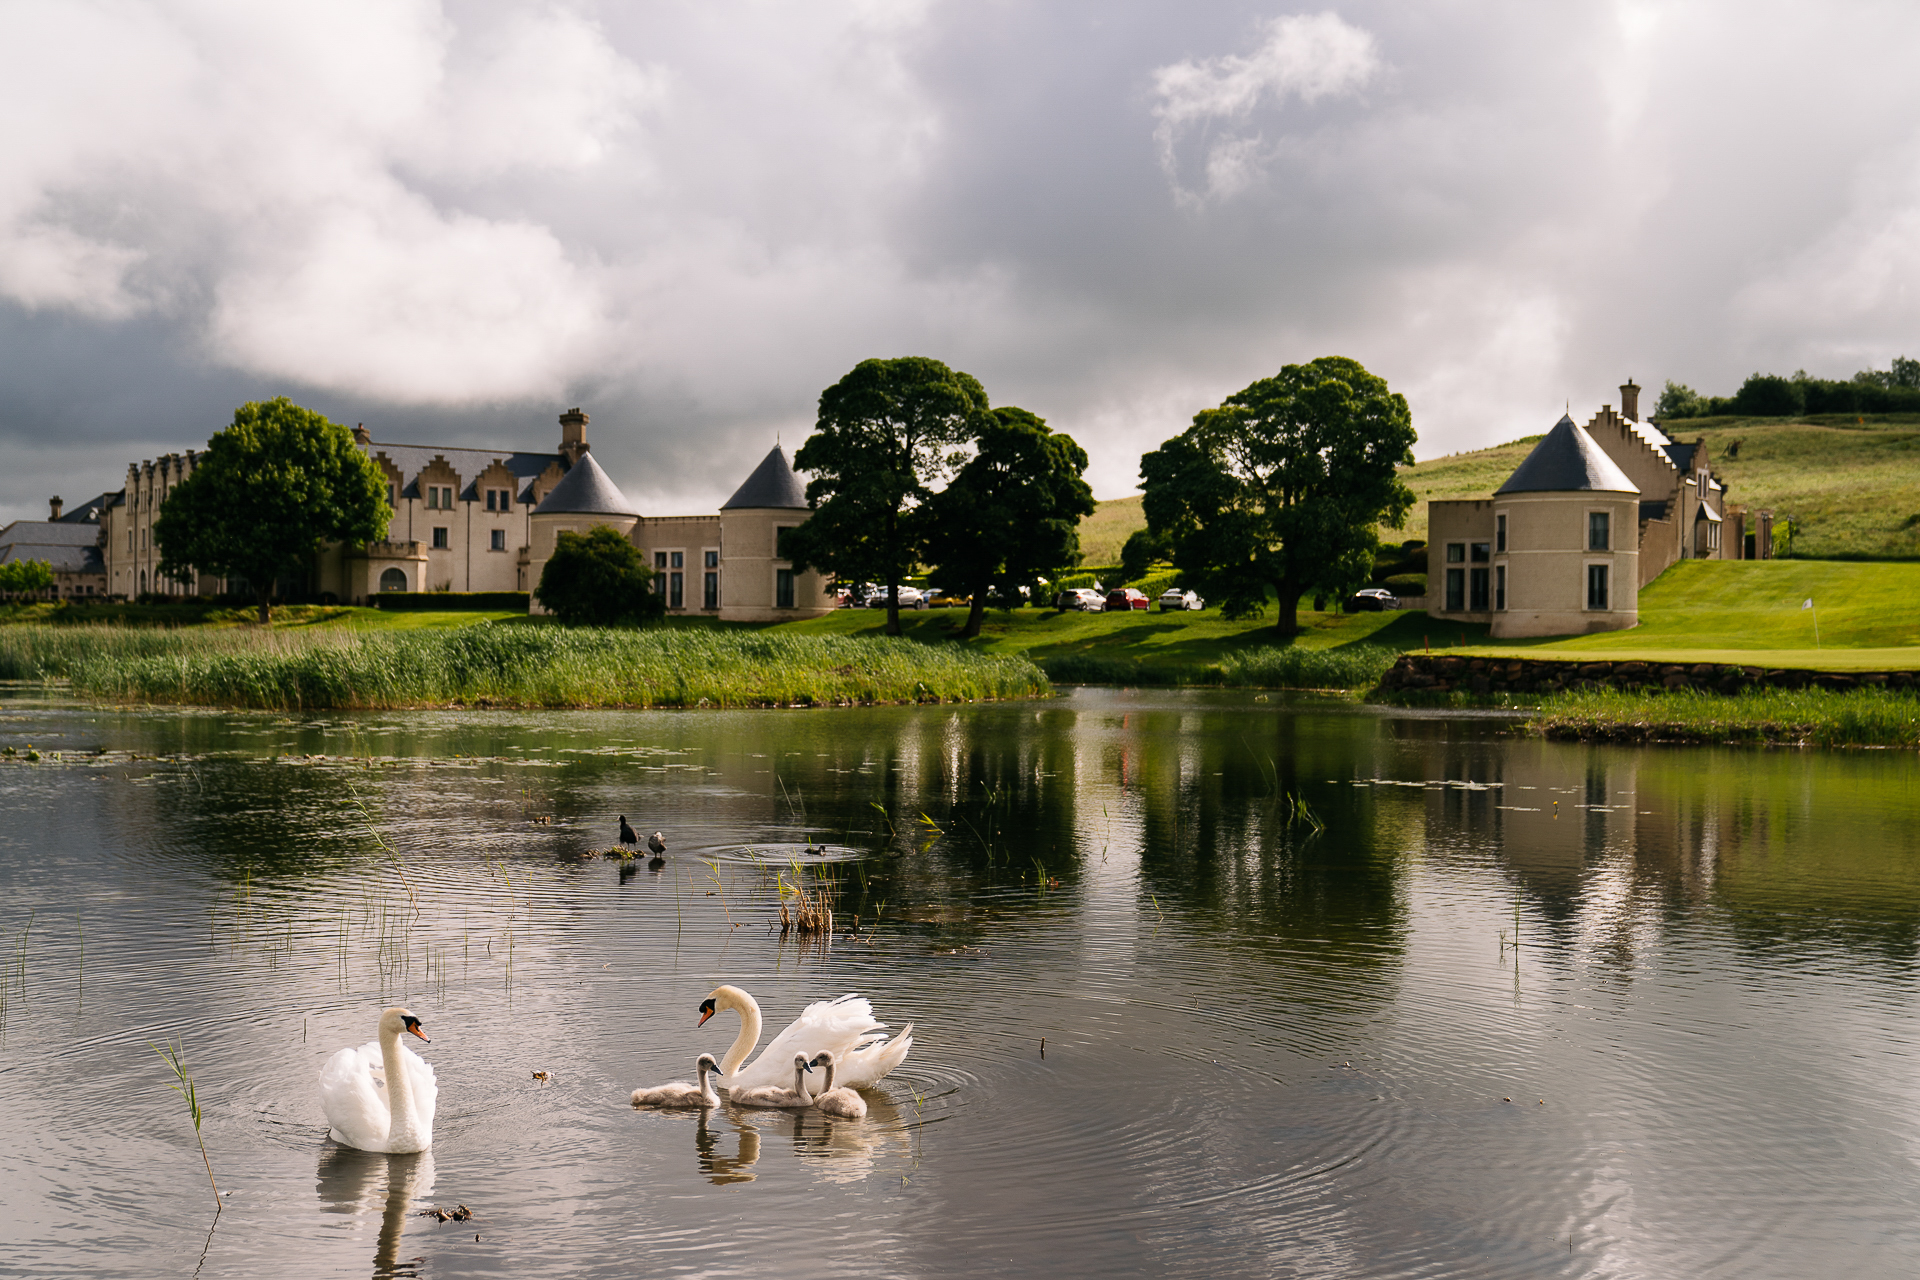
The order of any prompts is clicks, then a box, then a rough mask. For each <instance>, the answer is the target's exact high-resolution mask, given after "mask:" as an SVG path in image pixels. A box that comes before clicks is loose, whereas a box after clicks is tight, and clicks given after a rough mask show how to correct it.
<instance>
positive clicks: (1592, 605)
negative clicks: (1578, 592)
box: [1587, 564, 1607, 609]
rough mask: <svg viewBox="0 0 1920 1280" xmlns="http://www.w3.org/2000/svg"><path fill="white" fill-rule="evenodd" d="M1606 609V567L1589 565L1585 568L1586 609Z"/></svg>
mask: <svg viewBox="0 0 1920 1280" xmlns="http://www.w3.org/2000/svg"><path fill="white" fill-rule="evenodd" d="M1606 607H1607V566H1605V565H1603V564H1590V565H1588V566H1587V608H1589V609H1605V608H1606Z"/></svg>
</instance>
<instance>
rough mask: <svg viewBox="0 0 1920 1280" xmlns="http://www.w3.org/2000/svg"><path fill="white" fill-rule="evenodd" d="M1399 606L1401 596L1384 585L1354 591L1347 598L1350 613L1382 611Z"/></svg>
mask: <svg viewBox="0 0 1920 1280" xmlns="http://www.w3.org/2000/svg"><path fill="white" fill-rule="evenodd" d="M1399 607H1400V600H1399V597H1397V596H1395V595H1394V594H1393V592H1391V591H1388V590H1387V589H1385V588H1384V587H1367V588H1365V589H1364V590H1361V591H1356V592H1354V593H1353V594H1352V595H1351V596H1349V597H1348V598H1347V612H1348V613H1380V612H1382V611H1384V610H1387V609H1398V608H1399Z"/></svg>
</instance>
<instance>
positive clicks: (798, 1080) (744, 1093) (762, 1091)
mask: <svg viewBox="0 0 1920 1280" xmlns="http://www.w3.org/2000/svg"><path fill="white" fill-rule="evenodd" d="M807 1071H808V1067H807V1055H806V1054H804V1053H796V1054H794V1055H793V1088H791V1089H789V1088H787V1087H786V1086H784V1085H777V1084H763V1085H756V1086H755V1087H754V1088H751V1089H735V1090H733V1091H732V1092H730V1093H729V1094H727V1101H728V1102H731V1103H733V1104H734V1105H735V1106H738V1107H810V1106H812V1105H813V1098H812V1096H811V1095H809V1094H808V1093H807Z"/></svg>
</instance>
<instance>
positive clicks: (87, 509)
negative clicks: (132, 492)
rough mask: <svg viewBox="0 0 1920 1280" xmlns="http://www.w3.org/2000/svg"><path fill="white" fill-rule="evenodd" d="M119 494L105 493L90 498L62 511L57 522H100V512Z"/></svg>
mask: <svg viewBox="0 0 1920 1280" xmlns="http://www.w3.org/2000/svg"><path fill="white" fill-rule="evenodd" d="M119 496H120V495H119V494H118V493H103V494H101V495H100V496H99V497H97V498H89V499H87V500H86V501H85V502H83V503H81V504H80V505H79V506H76V507H72V508H69V509H68V510H66V511H62V512H61V513H60V519H59V521H58V522H57V523H60V524H99V523H100V512H101V511H103V510H104V509H105V508H106V506H107V502H108V500H109V499H111V498H117V497H119Z"/></svg>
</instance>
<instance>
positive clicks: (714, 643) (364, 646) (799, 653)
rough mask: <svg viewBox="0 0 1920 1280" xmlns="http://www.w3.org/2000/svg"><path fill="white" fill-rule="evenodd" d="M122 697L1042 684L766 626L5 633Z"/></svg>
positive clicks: (690, 698)
mask: <svg viewBox="0 0 1920 1280" xmlns="http://www.w3.org/2000/svg"><path fill="white" fill-rule="evenodd" d="M56 678H65V679H68V680H71V681H72V683H73V687H74V688H75V689H76V690H79V691H80V692H82V693H85V694H88V695H90V696H93V697H97V698H106V699H111V700H114V701H129V702H171V703H189V704H200V705H209V706H231V707H259V708H266V709H275V710H310V709H321V708H341V709H368V708H387V707H417V706H446V705H459V706H474V707H600V706H618V707H690V706H697V705H700V704H701V703H702V702H703V701H704V702H705V703H706V704H707V705H711V706H721V707H739V706H821V705H843V704H855V703H875V702H958V701H972V700H976V699H991V698H1024V697H1035V696H1040V695H1044V694H1045V693H1047V692H1048V688H1049V686H1048V684H1047V680H1046V677H1045V676H1044V675H1043V674H1041V671H1040V669H1039V668H1038V667H1036V666H1034V665H1033V664H1032V663H1031V662H1029V661H1027V660H1026V659H1025V658H1019V657H1009V656H1005V655H994V654H982V653H976V652H974V651H972V650H968V649H962V648H959V647H957V646H953V647H948V646H937V645H922V644H914V643H912V642H911V641H905V640H891V639H884V638H867V637H856V636H832V635H796V634H791V633H784V632H772V631H695V630H668V629H660V630H645V631H629V630H601V629H593V628H565V627H556V626H541V627H536V626H494V625H486V624H483V625H476V626H471V627H460V628H456V629H451V630H446V631H415V632H405V633H397V634H385V633H377V632H372V633H370V632H306V633H286V632H261V631H245V630H206V631H201V630H181V631H143V630H135V629H129V628H116V627H50V626H14V627H4V628H0V679H16V680H34V679H56Z"/></svg>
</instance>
